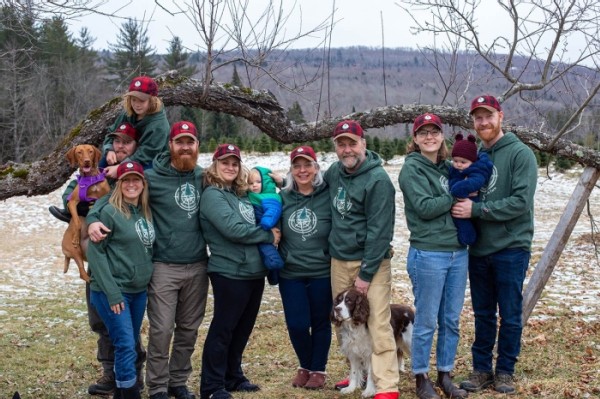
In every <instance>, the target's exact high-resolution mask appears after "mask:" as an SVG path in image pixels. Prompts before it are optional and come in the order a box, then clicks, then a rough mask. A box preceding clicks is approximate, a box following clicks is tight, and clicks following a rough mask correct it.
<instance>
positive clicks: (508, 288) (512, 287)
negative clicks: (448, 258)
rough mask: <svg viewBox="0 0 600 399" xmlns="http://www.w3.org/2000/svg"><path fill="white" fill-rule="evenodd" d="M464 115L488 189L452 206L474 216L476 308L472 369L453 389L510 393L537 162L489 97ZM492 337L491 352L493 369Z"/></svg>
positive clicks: (472, 273) (455, 213)
mask: <svg viewBox="0 0 600 399" xmlns="http://www.w3.org/2000/svg"><path fill="white" fill-rule="evenodd" d="M471 117H472V118H473V124H474V128H475V131H476V132H477V135H478V136H479V138H480V139H481V142H482V144H483V145H482V146H481V148H480V149H479V151H480V152H484V153H487V154H488V156H489V157H490V159H491V160H492V162H493V163H494V169H493V172H492V176H491V178H490V179H489V182H488V183H487V186H486V187H484V188H483V189H482V190H481V191H480V194H481V201H480V202H472V201H471V200H470V199H468V198H466V199H460V200H459V202H457V203H456V204H455V205H454V206H453V207H452V216H453V217H455V218H463V219H465V218H473V222H474V224H475V227H476V229H477V241H476V242H475V244H473V245H471V246H470V248H469V282H470V286H471V301H472V303H473V311H474V313H475V341H474V342H473V345H472V347H471V352H472V356H473V372H472V373H471V374H470V376H469V379H468V380H466V381H463V382H462V383H461V384H460V387H461V388H463V389H465V390H467V391H470V392H477V391H479V390H481V389H484V388H486V387H488V386H490V385H492V384H493V385H494V389H495V390H496V391H498V392H501V393H504V394H514V393H516V389H515V383H514V378H513V375H514V371H515V363H516V362H517V358H518V356H519V353H520V351H521V335H522V332H523V322H522V318H521V315H522V304H523V294H522V290H523V281H524V280H525V274H526V272H527V268H528V266H529V258H530V256H531V241H532V239H533V196H534V194H535V188H536V184H537V172H538V171H537V163H536V160H535V156H534V154H533V151H531V149H530V148H529V147H527V146H526V145H525V144H523V143H522V142H521V141H520V140H519V139H518V138H517V136H515V134H514V133H512V132H506V133H504V132H503V130H502V120H503V118H504V113H503V112H502V108H501V107H500V104H499V103H498V100H497V99H496V98H494V97H492V96H487V95H484V96H479V97H477V98H475V99H474V100H473V102H472V103H471ZM498 314H499V316H500V328H499V329H498V328H497V321H498ZM496 337H497V338H498V343H497V348H498V357H497V359H496V367H495V370H494V367H493V349H494V346H495V345H496Z"/></svg>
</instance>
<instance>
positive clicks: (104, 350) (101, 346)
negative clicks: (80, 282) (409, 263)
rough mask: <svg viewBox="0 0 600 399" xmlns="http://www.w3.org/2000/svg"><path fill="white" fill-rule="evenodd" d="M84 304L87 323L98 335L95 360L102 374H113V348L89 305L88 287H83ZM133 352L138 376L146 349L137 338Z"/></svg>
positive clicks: (95, 313)
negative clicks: (135, 357) (100, 365)
mask: <svg viewBox="0 0 600 399" xmlns="http://www.w3.org/2000/svg"><path fill="white" fill-rule="evenodd" d="M85 302H86V303H87V309H88V323H89V324H90V328H91V329H92V331H93V332H95V333H96V334H98V351H97V352H96V358H97V359H98V361H99V362H100V363H101V364H102V368H103V369H104V374H113V373H114V363H115V348H114V347H113V344H112V341H111V340H110V336H109V335H108V330H107V329H106V326H105V325H104V322H103V321H102V319H101V318H100V316H99V315H98V312H97V311H96V308H95V307H94V306H92V305H91V304H90V285H89V284H86V285H85ZM135 351H136V353H137V360H136V362H135V369H136V370H137V373H138V374H139V373H140V372H141V370H142V367H144V362H145V361H146V349H145V348H144V345H143V344H142V340H141V339H140V338H139V337H138V340H137V342H136V347H135Z"/></svg>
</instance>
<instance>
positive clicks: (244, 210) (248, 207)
mask: <svg viewBox="0 0 600 399" xmlns="http://www.w3.org/2000/svg"><path fill="white" fill-rule="evenodd" d="M239 209H240V213H241V214H242V217H243V218H244V220H245V221H246V222H248V223H250V224H256V219H255V216H254V207H253V206H252V204H251V203H249V202H246V201H240V206H239Z"/></svg>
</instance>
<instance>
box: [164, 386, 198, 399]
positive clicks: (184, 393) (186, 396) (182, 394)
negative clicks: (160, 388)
mask: <svg viewBox="0 0 600 399" xmlns="http://www.w3.org/2000/svg"><path fill="white" fill-rule="evenodd" d="M167 393H168V394H169V396H174V397H175V399H196V396H195V395H194V394H193V393H191V392H190V391H189V390H188V389H187V387H186V386H185V385H180V386H178V387H169V389H168V391H167Z"/></svg>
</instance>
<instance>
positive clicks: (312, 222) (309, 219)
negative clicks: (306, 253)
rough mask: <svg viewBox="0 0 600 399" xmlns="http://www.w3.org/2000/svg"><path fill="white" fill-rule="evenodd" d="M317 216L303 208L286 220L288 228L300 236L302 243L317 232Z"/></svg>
mask: <svg viewBox="0 0 600 399" xmlns="http://www.w3.org/2000/svg"><path fill="white" fill-rule="evenodd" d="M317 222H318V219H317V215H316V214H315V213H314V212H313V211H311V210H310V209H308V208H306V207H304V208H301V209H298V210H296V211H295V212H294V213H292V214H291V215H290V218H289V219H288V226H289V227H290V229H291V230H292V231H293V232H294V233H298V234H300V235H301V236H302V241H306V237H310V236H312V235H313V234H315V233H316V232H317Z"/></svg>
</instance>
